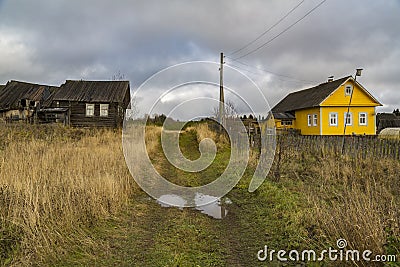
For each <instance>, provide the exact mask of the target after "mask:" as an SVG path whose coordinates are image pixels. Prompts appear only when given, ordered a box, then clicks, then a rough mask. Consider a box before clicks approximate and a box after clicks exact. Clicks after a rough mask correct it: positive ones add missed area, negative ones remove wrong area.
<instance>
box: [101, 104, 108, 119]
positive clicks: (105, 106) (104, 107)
mask: <svg viewBox="0 0 400 267" xmlns="http://www.w3.org/2000/svg"><path fill="white" fill-rule="evenodd" d="M108 106H109V105H108V104H100V117H108Z"/></svg>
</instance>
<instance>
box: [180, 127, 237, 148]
mask: <svg viewBox="0 0 400 267" xmlns="http://www.w3.org/2000/svg"><path fill="white" fill-rule="evenodd" d="M191 129H193V130H195V131H196V133H197V141H198V142H200V141H201V140H203V139H204V138H210V139H212V140H214V142H215V143H216V145H217V147H218V148H220V147H222V146H227V145H229V139H228V137H227V135H226V134H218V133H216V132H215V131H212V130H210V129H209V126H208V124H207V123H200V124H197V125H195V126H193V127H189V128H187V129H186V130H187V131H189V130H191Z"/></svg>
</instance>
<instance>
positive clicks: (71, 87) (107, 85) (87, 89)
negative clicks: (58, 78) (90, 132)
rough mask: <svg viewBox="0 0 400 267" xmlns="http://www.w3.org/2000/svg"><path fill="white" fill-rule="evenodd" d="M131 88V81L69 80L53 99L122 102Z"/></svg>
mask: <svg viewBox="0 0 400 267" xmlns="http://www.w3.org/2000/svg"><path fill="white" fill-rule="evenodd" d="M129 90H130V89H129V81H71V80H67V81H66V82H65V83H64V84H63V85H61V87H60V89H59V90H58V91H57V92H56V93H55V94H54V96H53V97H52V100H53V101H63V100H64V101H79V102H110V103H112V102H115V103H122V102H124V98H125V96H126V94H127V91H129Z"/></svg>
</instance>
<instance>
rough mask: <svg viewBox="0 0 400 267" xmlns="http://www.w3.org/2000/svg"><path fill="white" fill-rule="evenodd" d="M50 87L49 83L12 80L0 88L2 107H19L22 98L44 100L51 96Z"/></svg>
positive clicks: (4, 108)
mask: <svg viewBox="0 0 400 267" xmlns="http://www.w3.org/2000/svg"><path fill="white" fill-rule="evenodd" d="M49 88H50V86H47V85H40V84H33V83H26V82H20V81H10V82H8V83H7V84H6V85H5V87H4V88H3V89H2V90H0V109H1V110H7V109H15V108H18V107H19V103H20V100H21V99H29V100H34V101H42V100H44V99H46V98H47V97H48V96H49V94H50V91H49Z"/></svg>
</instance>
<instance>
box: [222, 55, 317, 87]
mask: <svg viewBox="0 0 400 267" xmlns="http://www.w3.org/2000/svg"><path fill="white" fill-rule="evenodd" d="M226 58H228V59H231V60H233V61H235V62H237V63H239V64H241V65H243V66H246V67H250V68H252V69H255V70H258V71H262V72H264V73H269V74H272V75H275V76H280V77H283V78H287V79H291V80H297V81H299V82H303V83H317V81H313V80H305V79H299V78H296V77H292V76H288V75H284V74H279V73H276V72H272V71H269V70H266V69H264V68H258V67H254V66H252V65H250V64H248V63H245V62H243V61H239V60H235V59H232V58H230V57H228V56H226ZM229 65H231V66H235V67H237V68H238V69H242V70H245V71H248V70H246V69H244V68H242V67H239V66H237V65H234V64H231V63H229ZM248 72H250V73H253V74H256V75H260V74H259V73H255V72H252V71H248Z"/></svg>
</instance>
